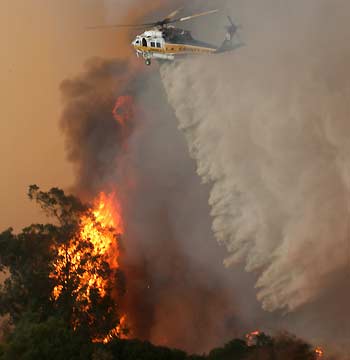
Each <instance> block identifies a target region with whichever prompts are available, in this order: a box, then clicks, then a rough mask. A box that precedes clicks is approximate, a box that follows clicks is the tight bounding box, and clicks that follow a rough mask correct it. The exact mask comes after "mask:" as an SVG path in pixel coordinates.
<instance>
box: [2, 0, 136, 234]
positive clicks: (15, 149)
mask: <svg viewBox="0 0 350 360" xmlns="http://www.w3.org/2000/svg"><path fill="white" fill-rule="evenodd" d="M114 3H116V1H114ZM121 3H123V2H121ZM124 3H125V5H123V4H121V6H120V7H119V8H118V12H115V13H113V11H111V10H113V8H115V4H113V0H106V1H100V0H86V1H72V0H59V1H54V0H26V1H23V0H3V1H2V2H1V11H0V44H1V45H0V65H1V70H0V79H1V81H0V98H1V100H2V101H1V110H0V111H1V120H0V133H1V135H2V139H1V141H0V157H1V159H0V160H1V177H0V186H1V192H0V204H1V208H0V230H3V229H5V228H7V227H9V226H12V227H14V228H15V229H16V230H18V229H19V228H20V227H22V226H24V225H26V224H28V223H31V222H37V221H40V220H41V219H42V218H40V215H39V213H38V211H37V209H36V207H35V205H34V204H31V203H30V202H29V200H27V197H26V192H27V188H28V185H29V184H32V183H36V184H38V185H39V186H41V187H42V188H43V189H47V188H49V187H52V186H59V187H63V188H69V186H70V185H71V184H72V182H73V169H72V167H71V165H70V164H69V163H68V162H67V161H66V158H65V150H64V139H63V137H62V135H61V133H60V130H59V125H58V123H59V122H58V119H59V117H60V112H61V110H62V109H61V103H60V100H61V99H60V93H59V84H60V83H61V81H62V80H63V79H65V78H67V77H71V76H73V75H74V74H76V73H78V72H79V71H81V68H82V65H83V64H84V62H85V61H86V60H87V59H88V58H91V57H94V56H101V57H107V58H109V57H121V56H128V53H127V52H126V51H125V49H127V44H129V41H130V36H132V34H131V35H129V34H127V33H126V31H125V30H124V31H123V30H122V31H121V32H116V31H89V30H87V29H86V28H87V27H88V26H90V25H99V24H108V23H112V22H113V21H124V20H125V19H126V21H130V20H131V18H132V17H133V12H135V16H136V17H137V16H141V15H142V13H140V12H138V11H133V10H131V11H130V7H128V6H127V2H126V1H124ZM129 3H131V4H135V3H136V2H132V1H131V2H129ZM127 9H128V11H127ZM123 10H124V11H123ZM123 17H125V19H124V18H123Z"/></svg>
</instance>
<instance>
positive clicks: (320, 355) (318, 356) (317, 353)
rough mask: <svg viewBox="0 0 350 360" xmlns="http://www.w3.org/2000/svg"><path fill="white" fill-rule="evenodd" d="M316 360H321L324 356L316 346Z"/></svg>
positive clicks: (321, 350)
mask: <svg viewBox="0 0 350 360" xmlns="http://www.w3.org/2000/svg"><path fill="white" fill-rule="evenodd" d="M315 354H316V359H322V358H323V355H324V351H323V349H322V348H321V347H320V346H317V347H316V349H315Z"/></svg>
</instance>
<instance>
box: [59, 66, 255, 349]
mask: <svg viewBox="0 0 350 360" xmlns="http://www.w3.org/2000/svg"><path fill="white" fill-rule="evenodd" d="M61 88H62V93H63V98H64V104H65V108H64V113H63V117H62V129H63V132H64V135H65V137H66V144H67V152H68V156H69V160H70V161H72V162H73V163H74V164H75V167H76V183H75V191H76V192H77V193H78V194H80V195H83V196H85V197H86V198H88V199H91V198H93V197H94V196H95V195H96V194H97V193H98V192H99V191H101V190H103V191H109V190H113V189H115V188H116V189H117V190H118V196H119V197H120V201H121V203H122V208H123V218H124V221H125V225H126V234H125V236H124V239H123V247H124V254H123V255H122V267H123V270H124V271H125V273H126V277H127V280H126V282H127V285H126V287H127V292H126V296H125V304H124V307H125V308H126V310H127V314H128V319H129V322H130V325H131V330H132V335H133V336H135V337H139V338H143V339H149V340H152V341H154V342H156V343H158V344H165V345H169V346H176V347H180V348H184V349H186V350H189V351H204V350H208V349H210V348H211V347H213V346H216V345H220V344H222V343H223V341H225V340H228V339H230V338H232V337H233V336H240V335H242V333H243V332H245V331H248V330H250V328H251V326H253V325H252V324H251V323H243V322H242V320H241V319H240V318H239V317H238V314H237V310H236V308H237V304H236V302H235V298H236V296H234V291H233V290H232V289H231V288H230V287H228V286H227V281H228V280H227V279H228V278H230V281H231V276H232V274H229V271H228V270H227V269H224V267H223V266H222V259H223V254H222V252H221V250H220V248H219V247H218V245H217V244H216V242H215V241H214V239H213V238H212V235H211V231H210V219H209V210H208V205H207V200H206V199H207V197H208V189H207V187H205V186H201V184H200V180H199V178H198V177H197V176H196V174H195V164H194V162H193V161H191V160H190V159H189V157H188V155H187V149H186V144H185V141H184V139H183V138H182V136H181V134H180V133H179V132H178V131H177V129H176V119H175V117H174V114H173V112H172V110H171V109H170V107H169V106H168V105H167V101H166V98H165V94H164V91H163V88H162V85H161V81H160V78H159V74H158V73H156V72H152V73H151V72H150V73H148V74H144V73H140V71H138V70H135V68H132V67H131V66H130V65H128V64H127V63H124V62H122V61H119V60H102V59H94V60H91V61H89V62H88V63H87V65H86V68H85V70H84V71H83V73H81V74H80V75H78V76H76V77H75V78H73V79H70V80H65V81H64V82H63V83H62V86H61ZM124 95H128V96H131V97H132V98H133V100H134V102H135V109H137V110H136V112H134V116H133V118H132V119H130V121H131V124H130V125H129V128H128V132H126V133H125V131H124V130H125V129H124V128H123V127H121V125H120V124H119V123H118V122H117V121H116V119H115V118H114V116H113V109H114V105H115V103H116V100H117V99H118V97H119V96H124ZM240 275H241V274H237V277H238V276H240ZM252 298H253V296H252ZM245 306H246V309H247V310H246V311H247V312H251V309H250V308H249V306H248V305H245ZM248 308H249V309H248ZM243 312H244V311H243Z"/></svg>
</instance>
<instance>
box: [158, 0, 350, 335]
mask: <svg viewBox="0 0 350 360" xmlns="http://www.w3.org/2000/svg"><path fill="white" fill-rule="evenodd" d="M221 4H222V2H221ZM226 6H227V8H228V9H229V10H231V13H232V14H235V15H236V17H237V18H238V19H239V21H240V22H241V23H243V24H244V27H243V31H242V36H243V38H244V41H245V42H246V46H245V47H244V48H240V49H239V50H237V51H236V52H234V53H227V54H223V55H217V56H213V57H201V58H197V59H188V60H186V61H182V62H179V63H175V64H171V65H164V66H162V67H161V74H162V79H163V83H164V86H165V89H166V91H167V94H168V99H169V102H170V104H171V105H172V107H173V109H174V110H175V112H176V116H177V119H178V122H179V128H180V129H181V131H182V132H183V133H184V135H185V137H186V140H187V142H188V147H189V150H190V153H191V155H192V157H193V158H194V159H195V160H196V161H197V172H198V174H199V175H200V177H201V178H202V179H203V181H204V182H205V183H209V184H210V186H211V190H210V198H209V204H210V207H211V215H212V230H213V232H214V234H215V237H216V239H217V240H218V241H219V242H220V243H224V244H225V245H226V248H227V250H228V253H229V255H228V257H227V259H226V260H225V265H226V266H229V267H231V266H235V264H237V263H244V264H245V269H246V270H247V271H248V272H253V273H254V274H255V275H256V277H257V281H256V288H257V298H258V299H259V300H260V301H261V303H262V306H263V308H264V309H266V310H269V311H275V310H279V309H280V310H283V311H287V312H293V311H296V313H297V314H298V313H299V314H302V315H303V319H304V320H303V321H301V317H299V318H297V315H290V316H289V317H288V319H289V321H290V323H293V326H295V327H300V328H302V330H301V331H302V332H303V333H306V334H307V335H308V336H311V335H313V336H318V337H321V338H323V339H324V337H325V336H328V337H329V335H330V334H331V333H332V332H333V331H334V333H333V334H332V338H333V340H334V334H335V333H336V334H337V336H338V335H339V338H342V339H343V340H344V341H345V340H346V339H347V338H348V334H349V326H346V325H344V326H345V328H344V326H343V325H342V326H341V328H342V330H340V329H339V321H341V319H342V317H343V316H344V315H345V314H348V313H349V309H348V300H349V291H348V290H347V288H346V284H347V281H348V275H346V274H349V269H350V260H349V259H350V238H349V236H350V233H349V225H350V222H349V206H350V202H349V189H350V168H349V161H350V155H349V154H350V142H349V134H350V123H349V121H348V119H349V115H350V107H349V101H348V99H349V95H350V82H349V79H348V76H347V75H348V72H349V58H350V52H349V49H348V47H347V46H346V42H345V38H346V37H347V36H348V35H349V34H350V27H349V24H348V19H347V15H345V14H349V12H350V5H349V4H348V3H347V2H345V1H341V0H339V1H338V0H337V1H333V2H331V3H330V2H329V1H326V0H321V1H309V2H304V1H301V0H300V1H299V0H298V1H293V2H288V3H286V2H284V3H283V4H282V3H279V2H278V1H275V0H267V1H263V2H261V1H253V2H249V4H248V3H247V2H246V1H234V2H227V4H226ZM343 296H344V297H345V298H346V299H347V300H346V301H345V300H344V302H342V303H338V304H337V305H335V304H336V303H337V301H336V300H335V299H337V298H338V299H339V297H343ZM326 299H327V300H326ZM332 299H333V300H332ZM309 304H313V305H311V306H310V305H309ZM339 305H340V306H341V307H342V308H341V310H340V309H339V307H338V306H339ZM341 314H342V315H341ZM292 319H293V320H292ZM296 319H298V320H296ZM326 319H327V320H326ZM328 320H329V321H328ZM306 323H307V324H308V325H307V326H306V327H305V324H306ZM310 323H312V324H311V325H310ZM310 328H313V330H312V331H310ZM344 330H345V331H344ZM308 331H309V333H308ZM316 334H317V335H316ZM337 340H338V339H337ZM337 340H334V341H337ZM340 341H342V340H340Z"/></svg>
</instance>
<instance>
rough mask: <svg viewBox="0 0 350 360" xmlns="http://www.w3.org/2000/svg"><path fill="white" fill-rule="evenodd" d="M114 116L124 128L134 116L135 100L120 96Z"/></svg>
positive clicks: (127, 96) (115, 106)
mask: <svg viewBox="0 0 350 360" xmlns="http://www.w3.org/2000/svg"><path fill="white" fill-rule="evenodd" d="M113 116H114V118H115V119H116V120H117V122H118V123H119V124H120V125H121V126H123V127H124V126H125V125H126V124H127V123H128V122H129V121H130V120H131V119H132V118H133V116H134V101H133V98H132V97H131V96H129V95H121V96H119V97H118V99H117V101H116V103H115V105H114V109H113Z"/></svg>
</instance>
